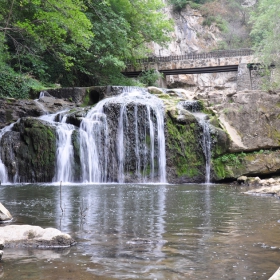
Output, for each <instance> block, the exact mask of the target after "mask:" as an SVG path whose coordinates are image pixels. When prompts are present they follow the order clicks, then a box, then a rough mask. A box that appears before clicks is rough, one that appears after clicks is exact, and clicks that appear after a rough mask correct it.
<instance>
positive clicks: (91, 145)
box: [80, 99, 108, 183]
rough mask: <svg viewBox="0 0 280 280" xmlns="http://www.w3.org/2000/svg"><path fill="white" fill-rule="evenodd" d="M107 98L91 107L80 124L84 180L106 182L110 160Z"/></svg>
mask: <svg viewBox="0 0 280 280" xmlns="http://www.w3.org/2000/svg"><path fill="white" fill-rule="evenodd" d="M105 103H106V99H105V100H102V101H100V102H99V103H98V104H97V105H96V106H95V107H94V108H93V109H91V110H90V111H89V112H88V114H87V115H86V117H85V118H84V119H83V121H82V122H81V125H80V154H81V168H82V182H86V183H87V182H89V183H91V182H106V178H107V161H108V151H107V147H108V129H107V117H106V115H105V114H104V112H103V106H104V104H105Z"/></svg>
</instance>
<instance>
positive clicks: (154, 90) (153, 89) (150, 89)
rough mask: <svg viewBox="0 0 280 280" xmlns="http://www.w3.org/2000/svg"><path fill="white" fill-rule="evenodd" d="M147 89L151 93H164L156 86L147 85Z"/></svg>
mask: <svg viewBox="0 0 280 280" xmlns="http://www.w3.org/2000/svg"><path fill="white" fill-rule="evenodd" d="M147 90H148V92H149V93H151V94H156V95H160V94H165V93H164V92H163V90H162V89H160V88H157V87H148V88H147Z"/></svg>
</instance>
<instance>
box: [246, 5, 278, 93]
mask: <svg viewBox="0 0 280 280" xmlns="http://www.w3.org/2000/svg"><path fill="white" fill-rule="evenodd" d="M279 15H280V0H259V1H258V5H257V8H256V9H255V11H254V12H253V13H252V15H251V23H252V24H253V27H252V32H251V35H252V37H253V40H254V47H255V50H256V54H257V56H258V58H259V60H260V62H261V63H262V64H263V65H264V66H265V68H266V69H268V68H269V67H270V66H271V65H272V64H273V65H275V66H276V70H275V71H274V81H273V83H274V84H270V85H269V86H272V87H279V85H280V76H279V73H280V49H279V43H280V17H279Z"/></svg>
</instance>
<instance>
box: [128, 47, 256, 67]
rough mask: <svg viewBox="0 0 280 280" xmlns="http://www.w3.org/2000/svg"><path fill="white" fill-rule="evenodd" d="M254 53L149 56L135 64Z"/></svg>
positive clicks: (237, 51)
mask: <svg viewBox="0 0 280 280" xmlns="http://www.w3.org/2000/svg"><path fill="white" fill-rule="evenodd" d="M253 53H254V51H253V50H252V49H238V50H221V51H212V52H207V53H206V52H205V53H191V54H184V55H171V56H151V57H146V58H141V59H136V60H135V62H136V63H139V64H146V63H158V62H169V61H179V60H195V59H207V58H223V57H235V56H250V55H252V54H253ZM130 64H132V62H131V61H127V63H126V65H130Z"/></svg>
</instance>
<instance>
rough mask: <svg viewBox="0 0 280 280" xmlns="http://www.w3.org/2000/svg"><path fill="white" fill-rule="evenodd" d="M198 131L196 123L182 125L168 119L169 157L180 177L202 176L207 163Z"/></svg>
mask: <svg viewBox="0 0 280 280" xmlns="http://www.w3.org/2000/svg"><path fill="white" fill-rule="evenodd" d="M197 129H198V126H196V124H195V123H188V124H187V125H182V124H178V123H175V122H173V121H172V119H171V118H167V131H168V137H167V148H168V157H169V161H170V162H172V166H173V167H175V170H176V175H177V176H179V177H182V176H186V177H188V178H194V177H196V176H200V175H202V172H201V170H203V169H204V164H205V163H204V157H203V152H202V150H201V147H200V144H199V140H198V131H197Z"/></svg>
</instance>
